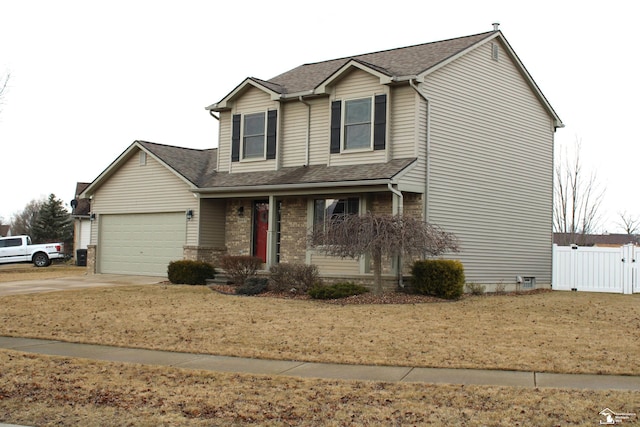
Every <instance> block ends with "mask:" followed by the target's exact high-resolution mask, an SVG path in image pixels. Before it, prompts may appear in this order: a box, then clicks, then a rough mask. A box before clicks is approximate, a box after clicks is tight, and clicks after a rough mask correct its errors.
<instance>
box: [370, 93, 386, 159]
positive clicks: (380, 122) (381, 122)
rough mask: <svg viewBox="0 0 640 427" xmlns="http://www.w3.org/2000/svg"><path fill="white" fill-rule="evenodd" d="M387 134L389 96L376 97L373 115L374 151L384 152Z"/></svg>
mask: <svg viewBox="0 0 640 427" xmlns="http://www.w3.org/2000/svg"><path fill="white" fill-rule="evenodd" d="M386 133H387V95H376V98H375V110H374V113H373V149H374V150H384V148H385V144H386Z"/></svg>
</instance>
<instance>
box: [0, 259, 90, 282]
mask: <svg viewBox="0 0 640 427" xmlns="http://www.w3.org/2000/svg"><path fill="white" fill-rule="evenodd" d="M86 272H87V268H86V267H77V266H75V265H69V264H65V263H53V264H51V265H50V266H48V267H41V268H38V267H34V266H33V264H2V265H0V283H2V282H13V281H16V280H37V279H57V278H59V277H69V276H79V275H82V274H86Z"/></svg>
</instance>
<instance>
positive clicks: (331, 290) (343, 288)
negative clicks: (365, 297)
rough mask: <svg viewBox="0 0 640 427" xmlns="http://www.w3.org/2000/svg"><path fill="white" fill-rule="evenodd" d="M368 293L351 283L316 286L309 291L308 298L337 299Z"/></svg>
mask: <svg viewBox="0 0 640 427" xmlns="http://www.w3.org/2000/svg"><path fill="white" fill-rule="evenodd" d="M367 292H369V289H367V288H366V287H364V286H361V285H356V284H355V283H353V282H341V283H336V284H334V285H326V286H325V285H316V286H313V287H312V288H311V289H309V292H308V294H309V296H311V298H313V299H338V298H346V297H350V296H353V295H360V294H364V293H367Z"/></svg>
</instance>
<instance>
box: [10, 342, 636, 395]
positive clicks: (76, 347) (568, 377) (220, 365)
mask: <svg viewBox="0 0 640 427" xmlns="http://www.w3.org/2000/svg"><path fill="white" fill-rule="evenodd" d="M0 348H4V349H11V350H16V351H22V352H27V353H37V354H43V355H49V356H67V357H79V358H85V359H93V360H103V361H108V362H125V363H139V364H146V365H160V366H172V367H176V368H184V369H202V370H208V371H218V372H234V373H246V374H258V375H285V376H293V377H305V378H326V379H341V380H362V381H383V382H421V383H429V384H465V385H491V386H511V387H532V388H535V387H553V388H576V389H591V390H634V391H640V377H638V376H621V375H572V374H549V373H540V372H521V371H494V370H478V369H440V368H413V367H404V366H366V365H342V364H334V363H310V362H296V361H286V360H263V359H247V358H242V357H229V356H213V355H206V354H190V353H176V352H170V351H153V350H141V349H134V348H123V347H111V346H104V345H93V344H74V343H66V342H61V341H52V340H40V339H31V338H13V337H0Z"/></svg>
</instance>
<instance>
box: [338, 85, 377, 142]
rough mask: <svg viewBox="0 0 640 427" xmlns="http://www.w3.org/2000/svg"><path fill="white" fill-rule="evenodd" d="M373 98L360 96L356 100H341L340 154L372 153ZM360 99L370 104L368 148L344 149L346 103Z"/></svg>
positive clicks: (345, 139) (345, 140)
mask: <svg viewBox="0 0 640 427" xmlns="http://www.w3.org/2000/svg"><path fill="white" fill-rule="evenodd" d="M374 98H375V97H374V96H360V97H357V98H349V99H343V100H342V111H341V116H342V117H341V118H340V153H362V152H369V151H373V131H374V126H373V123H374V118H375V99H374ZM362 99H368V100H369V102H371V115H370V117H369V125H370V128H371V132H370V135H369V146H368V147H359V148H346V144H347V132H346V129H347V102H349V101H359V100H362Z"/></svg>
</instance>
